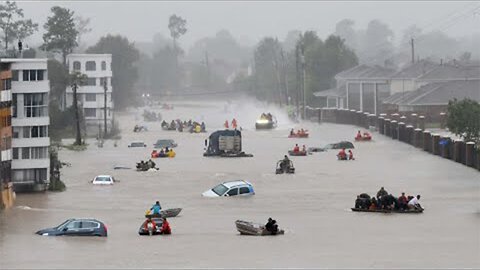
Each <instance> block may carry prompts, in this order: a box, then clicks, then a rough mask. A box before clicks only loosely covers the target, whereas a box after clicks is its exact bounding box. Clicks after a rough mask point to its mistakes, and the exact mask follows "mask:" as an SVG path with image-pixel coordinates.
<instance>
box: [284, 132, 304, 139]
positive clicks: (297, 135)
mask: <svg viewBox="0 0 480 270" xmlns="http://www.w3.org/2000/svg"><path fill="white" fill-rule="evenodd" d="M288 138H308V133H306V132H305V133H294V134H290V135H288Z"/></svg>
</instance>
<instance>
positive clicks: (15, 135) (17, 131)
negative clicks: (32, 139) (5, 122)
mask: <svg viewBox="0 0 480 270" xmlns="http://www.w3.org/2000/svg"><path fill="white" fill-rule="evenodd" d="M20 132H22V127H13V128H12V137H13V138H14V139H18V138H19V137H20Z"/></svg>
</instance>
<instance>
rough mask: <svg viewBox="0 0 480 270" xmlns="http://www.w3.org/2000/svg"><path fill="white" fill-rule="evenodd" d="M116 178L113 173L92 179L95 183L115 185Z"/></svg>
mask: <svg viewBox="0 0 480 270" xmlns="http://www.w3.org/2000/svg"><path fill="white" fill-rule="evenodd" d="M113 183H115V178H113V176H111V175H98V176H96V177H95V178H94V179H93V180H92V184H94V185H113Z"/></svg>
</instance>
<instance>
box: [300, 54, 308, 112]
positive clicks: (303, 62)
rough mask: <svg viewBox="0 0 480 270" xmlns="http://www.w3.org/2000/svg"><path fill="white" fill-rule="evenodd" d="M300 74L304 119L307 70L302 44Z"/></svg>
mask: <svg viewBox="0 0 480 270" xmlns="http://www.w3.org/2000/svg"><path fill="white" fill-rule="evenodd" d="M301 59H302V71H303V72H302V75H303V81H302V85H303V119H305V118H306V117H307V114H306V112H307V98H306V95H305V88H306V87H305V86H306V84H305V81H306V77H307V76H306V75H307V72H306V61H305V46H302V58H301Z"/></svg>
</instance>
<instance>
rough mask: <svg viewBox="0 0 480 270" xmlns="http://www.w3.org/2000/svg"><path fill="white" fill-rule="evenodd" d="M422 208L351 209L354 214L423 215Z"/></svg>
mask: <svg viewBox="0 0 480 270" xmlns="http://www.w3.org/2000/svg"><path fill="white" fill-rule="evenodd" d="M423 210H424V209H423V208H421V209H413V210H387V209H375V210H370V209H365V208H352V211H354V212H372V213H398V214H420V213H423Z"/></svg>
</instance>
